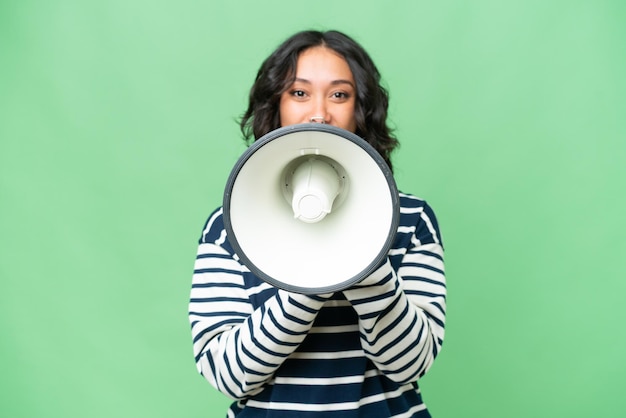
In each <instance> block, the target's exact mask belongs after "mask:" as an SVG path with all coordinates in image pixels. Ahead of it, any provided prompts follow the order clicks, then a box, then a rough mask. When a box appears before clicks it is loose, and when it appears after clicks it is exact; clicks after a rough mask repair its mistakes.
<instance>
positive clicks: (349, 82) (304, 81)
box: [294, 77, 354, 87]
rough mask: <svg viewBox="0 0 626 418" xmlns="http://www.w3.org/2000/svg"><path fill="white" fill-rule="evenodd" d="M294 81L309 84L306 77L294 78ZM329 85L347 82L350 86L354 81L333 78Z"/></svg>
mask: <svg viewBox="0 0 626 418" xmlns="http://www.w3.org/2000/svg"><path fill="white" fill-rule="evenodd" d="M294 83H305V84H311V81H310V80H307V79H306V78H297V77H296V79H295V80H294ZM330 84H331V85H333V86H336V85H338V84H349V85H350V86H352V87H354V83H353V82H352V81H350V80H344V79H339V80H333V81H331V82H330Z"/></svg>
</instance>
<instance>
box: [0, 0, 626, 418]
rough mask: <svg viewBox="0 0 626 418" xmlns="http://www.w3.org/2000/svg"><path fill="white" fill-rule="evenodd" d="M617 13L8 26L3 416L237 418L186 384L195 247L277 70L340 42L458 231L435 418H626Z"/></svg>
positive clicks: (198, 7)
mask: <svg viewBox="0 0 626 418" xmlns="http://www.w3.org/2000/svg"><path fill="white" fill-rule="evenodd" d="M625 5H626V3H624V2H623V1H621V0H615V1H602V0H589V1H576V0H570V1H567V0H555V1H539V0H528V1H521V0H520V1H505V0H502V1H499V0H493V1H489V0H473V1H469V0H468V1H440V2H434V1H424V0H415V1H412V0H404V1H385V2H383V1H364V0H350V1H341V0H318V1H316V2H299V1H278V0H272V1H262V2H256V1H225V0H224V1H215V0H211V1H207V0H205V1H200V0H179V1H176V2H170V1H149V0H110V1H106V2H86V1H78V0H52V1H35V0H4V1H2V2H0V331H1V335H0V366H1V368H0V416H2V417H10V418H31V417H54V418H57V417H59V418H77V417H93V418H100V417H185V418H195V417H198V418H199V417H208V418H213V417H223V416H224V415H225V410H226V407H227V404H228V403H229V400H228V399H227V398H226V397H224V396H223V395H221V394H219V393H218V392H217V391H216V390H215V389H213V388H212V387H211V386H210V385H209V384H208V383H207V382H205V381H204V380H203V379H202V378H201V377H200V376H199V375H198V374H197V372H196V369H195V364H194V362H193V358H192V352H191V340H190V338H191V337H190V332H189V325H188V320H187V316H186V314H187V298H188V295H189V289H190V284H191V273H192V268H193V260H194V256H195V251H196V242H197V239H198V237H199V234H200V231H201V228H202V225H203V222H204V221H205V218H206V217H207V215H208V214H209V213H210V212H211V211H212V210H213V209H214V208H215V207H216V206H218V205H220V204H221V198H222V193H223V188H224V185H225V181H226V178H227V176H228V174H229V172H230V169H231V168H232V166H233V164H234V162H235V161H236V159H237V158H238V156H239V155H240V154H241V153H242V152H243V151H244V149H245V146H244V144H243V141H242V140H241V136H240V134H239V132H238V129H237V124H236V119H237V117H238V116H239V115H240V114H241V113H242V111H243V109H244V106H245V104H246V98H247V92H248V90H249V88H250V86H251V84H252V81H253V79H254V76H255V74H256V70H257V69H258V67H259V65H260V64H261V61H262V60H263V58H265V57H266V56H267V55H268V54H269V53H270V52H271V51H272V50H273V49H274V48H275V47H276V46H277V45H278V43H279V42H281V41H282V40H283V39H284V38H286V37H287V36H288V35H290V34H292V33H293V32H295V31H297V30H301V29H308V28H314V29H330V28H336V29H340V30H342V31H345V32H346V33H348V34H350V35H352V36H353V37H354V38H355V39H357V40H358V41H359V42H360V43H362V45H363V46H364V47H365V48H366V49H367V50H368V51H369V52H370V53H371V55H372V57H373V58H374V60H375V61H376V63H377V64H378V67H379V69H380V71H381V73H382V74H383V78H384V83H385V85H386V86H387V87H388V88H389V90H390V92H391V115H390V116H391V123H392V124H393V126H394V127H395V128H396V134H397V136H398V137H399V139H400V140H401V143H402V146H401V149H400V151H399V152H397V153H396V154H395V155H394V163H395V166H396V171H397V173H396V174H397V182H398V185H399V187H400V189H401V190H403V191H407V192H411V193H414V194H417V195H419V196H421V197H423V198H425V199H426V200H428V201H429V202H430V204H431V205H432V206H433V207H434V209H435V211H436V213H437V215H438V217H439V221H440V224H441V228H442V231H443V236H444V243H445V246H446V261H447V276H448V286H449V299H448V307H449V314H448V325H447V335H446V341H445V343H444V348H443V351H442V353H441V356H440V357H439V358H438V360H437V362H436V363H435V365H434V367H433V368H432V369H431V371H430V372H429V374H428V375H427V376H426V377H425V378H424V379H423V381H422V382H421V386H422V390H423V393H424V397H425V400H426V402H427V404H428V406H429V407H430V409H431V411H432V413H433V415H434V417H435V418H452V417H455V418H456V417H494V418H518V417H519V418H521V417H580V418H583V417H585V418H587V417H623V416H624V414H626V412H625V410H626V396H624V394H623V391H624V389H626V383H625V376H626V361H625V360H624V354H625V353H626V332H625V328H626V327H625V326H624V324H623V322H624V319H626V314H625V310H624V304H623V299H624V296H623V295H624V293H625V292H626V280H625V279H626V274H625V273H626V269H625V267H624V263H625V261H624V260H625V258H626V245H625V237H624V234H625V233H626V221H625V213H624V212H625V209H626V198H625V193H624V183H625V181H624V179H625V178H626V168H625V167H626V129H625V127H624V124H625V122H624V119H626V118H625V117H626V106H625V102H626V101H625V97H626V82H625V78H626V77H625V76H626V48H625V45H626V25H625V22H626V6H625ZM373 418H377V417H373Z"/></svg>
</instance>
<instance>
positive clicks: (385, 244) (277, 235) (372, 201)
mask: <svg viewBox="0 0 626 418" xmlns="http://www.w3.org/2000/svg"><path fill="white" fill-rule="evenodd" d="M399 207H400V205H399V196H398V190H397V188H396V185H395V181H394V179H393V174H392V173H391V170H390V169H389V167H388V166H387V164H386V163H385V161H384V159H383V158H382V157H381V156H380V154H379V153H378V152H377V151H376V150H375V149H374V148H373V147H372V146H371V145H369V144H368V143H367V142H366V141H365V140H363V139H362V138H360V137H358V136H357V135H355V134H353V133H351V132H349V131H346V130H344V129H341V128H337V127H334V126H330V125H324V124H319V123H306V124H300V125H291V126H286V127H282V128H279V129H276V130H274V131H272V132H269V133H268V134H266V135H264V136H263V137H261V138H259V139H258V140H257V141H256V142H254V143H253V144H252V145H251V146H250V147H249V148H248V149H247V150H246V152H244V154H243V155H242V156H241V157H240V158H239V160H238V161H237V163H236V164H235V166H234V168H233V170H232V171H231V173H230V176H229V178H228V181H227V184H226V190H225V192H224V202H223V208H224V212H223V213H224V215H223V216H224V226H225V229H226V234H227V237H228V240H229V242H230V243H231V245H232V247H233V249H234V250H235V252H236V253H237V255H238V256H239V258H240V260H241V261H242V262H243V263H244V264H245V265H246V266H247V267H248V268H249V269H250V271H251V272H252V273H254V274H255V275H256V276H257V277H259V278H261V279H263V280H264V281H266V282H268V283H270V284H271V285H273V286H276V287H278V288H281V289H285V290H289V291H292V292H297V293H304V294H320V293H329V292H336V291H340V290H343V289H345V288H348V287H350V286H351V285H353V284H355V283H357V282H359V281H360V280H362V279H363V278H365V277H366V276H368V275H369V274H371V273H372V272H373V271H374V270H375V269H376V268H377V267H378V266H379V265H380V263H381V262H382V261H383V260H384V259H385V257H386V256H387V253H388V251H389V249H390V248H391V245H392V244H393V239H394V237H395V234H396V231H397V228H398V223H399V216H400V209H399Z"/></svg>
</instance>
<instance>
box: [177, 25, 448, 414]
mask: <svg viewBox="0 0 626 418" xmlns="http://www.w3.org/2000/svg"><path fill="white" fill-rule="evenodd" d="M387 106H388V96H387V92H386V91H385V89H384V88H382V87H381V85H380V75H379V73H378V70H377V69H376V67H375V65H374V63H373V62H372V60H371V59H370V57H369V56H368V54H367V53H366V52H365V51H364V50H363V48H362V47H361V46H360V45H358V44H357V43H356V42H355V41H354V40H352V39H351V38H349V37H348V36H346V35H344V34H342V33H340V32H336V31H329V32H317V31H305V32H300V33H297V34H295V35H293V36H292V37H290V38H289V39H287V40H286V41H285V42H284V43H283V44H282V45H280V46H279V47H278V48H277V49H276V50H275V51H274V52H273V53H272V54H271V55H270V56H269V57H268V58H267V59H266V60H265V62H264V63H263V64H262V66H261V68H260V69H259V72H258V74H257V77H256V81H255V83H254V85H253V87H252V89H251V92H250V98H249V107H248V109H247V111H246V112H245V114H244V115H243V117H242V120H241V129H242V132H243V134H244V136H245V137H246V138H247V139H252V138H254V139H258V138H260V137H261V136H263V135H264V134H266V133H268V132H270V131H272V130H274V129H277V128H279V127H281V126H287V125H292V124H299V123H308V122H317V123H327V124H331V125H334V126H337V127H340V128H343V129H346V130H349V131H351V132H354V133H356V134H357V135H359V136H361V137H362V138H364V139H365V140H366V141H368V142H369V143H370V144H371V145H372V146H374V148H375V149H376V150H377V151H378V152H379V153H380V154H381V156H382V157H383V158H384V160H385V161H386V162H387V164H388V165H389V167H390V168H391V167H392V165H391V160H390V154H391V152H392V151H393V149H394V148H395V147H396V146H397V141H396V139H395V138H394V137H393V136H392V135H391V133H390V130H389V128H388V127H387V120H386V119H387ZM400 205H401V212H400V226H399V228H398V232H397V234H396V238H395V241H394V244H393V247H392V249H391V250H390V251H389V255H388V257H387V259H386V261H385V262H384V263H382V265H381V266H380V267H379V268H378V269H377V270H376V271H375V272H374V273H373V274H371V275H370V276H368V277H367V278H365V279H364V280H362V281H361V282H359V283H357V284H356V285H354V286H352V287H350V288H348V289H345V290H343V291H341V292H336V293H334V294H323V295H303V294H298V293H290V292H288V291H285V290H282V289H276V288H273V287H272V286H270V285H268V284H267V283H265V282H263V281H261V280H260V279H258V278H257V277H255V276H254V275H253V274H252V273H250V272H249V270H248V269H247V268H245V267H244V266H243V265H242V264H241V263H240V262H239V261H238V259H237V257H236V255H235V253H234V251H233V248H232V247H231V246H230V244H229V242H228V239H227V237H226V232H225V230H224V224H223V220H222V210H221V208H218V209H217V210H216V211H215V212H214V213H213V214H212V215H211V216H210V217H209V219H208V221H207V223H206V225H205V227H204V230H203V232H202V236H201V238H200V244H199V248H198V256H197V258H196V264H195V270H194V277H193V286H192V291H191V301H190V305H189V318H190V322H191V327H192V335H193V347H194V354H195V360H196V364H197V367H198V371H199V372H200V373H201V374H202V375H203V376H204V377H205V378H206V379H207V380H208V381H209V382H210V383H211V384H212V385H213V386H215V387H216V388H217V389H218V390H220V391H221V392H222V393H224V394H225V395H227V396H229V397H231V398H233V399H234V400H235V402H234V403H233V404H232V405H231V408H230V411H229V415H228V416H234V417H342V418H347V417H368V418H371V417H374V418H381V417H429V416H430V414H429V412H428V410H427V409H426V406H425V404H424V402H423V401H422V398H421V394H420V391H419V387H418V385H417V379H418V378H419V377H421V376H422V375H423V374H424V373H426V371H427V370H428V369H429V368H430V366H431V365H432V363H433V361H434V359H435V357H436V356H437V354H438V353H439V351H440V349H441V345H442V342H443V336H444V323H445V302H446V288H445V278H444V267H443V246H442V242H441V237H440V234H439V229H438V225H437V221H436V219H435V215H434V213H433V211H432V210H431V208H430V207H429V206H428V205H427V204H426V203H425V202H424V201H422V200H420V199H418V198H416V197H414V196H411V195H408V194H404V193H400Z"/></svg>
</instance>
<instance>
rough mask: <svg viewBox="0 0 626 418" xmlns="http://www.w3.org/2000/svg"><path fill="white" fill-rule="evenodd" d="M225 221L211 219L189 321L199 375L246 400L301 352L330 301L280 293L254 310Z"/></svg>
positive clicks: (196, 270) (199, 258)
mask: <svg viewBox="0 0 626 418" xmlns="http://www.w3.org/2000/svg"><path fill="white" fill-rule="evenodd" d="M211 219H213V221H212V220H211ZM220 219H221V217H212V218H210V220H209V223H208V224H207V228H205V232H206V233H205V234H203V238H202V240H201V243H200V245H199V247H198V255H197V258H196V263H195V268H194V275H193V284H192V289H191V299H190V303H189V320H190V322H191V331H192V336H193V352H194V356H195V361H196V365H197V367H198V371H199V372H200V373H201V374H202V375H203V376H204V377H205V378H206V379H207V380H208V381H209V382H210V383H211V384H212V385H213V386H214V387H216V388H217V389H218V390H220V391H221V392H222V393H224V394H226V395H227V396H229V397H231V398H233V399H242V398H245V397H248V396H251V395H253V394H255V393H257V392H258V391H260V390H261V388H262V386H263V385H264V384H265V383H266V382H267V381H268V380H269V379H270V378H271V377H272V375H273V373H274V372H275V371H276V369H277V368H278V367H279V366H280V365H281V364H282V363H283V361H284V360H285V359H286V358H287V356H289V354H291V353H292V352H293V351H295V350H296V348H297V347H298V346H299V344H300V343H301V342H302V340H304V338H305V337H306V335H307V332H308V331H309V329H310V328H311V326H312V324H313V321H314V319H315V317H316V315H317V313H318V311H319V310H320V309H321V307H322V305H323V304H324V302H325V300H326V299H325V298H323V297H317V296H305V295H300V294H294V293H289V292H286V291H283V290H278V291H277V292H275V293H274V295H273V296H271V297H270V298H269V299H267V300H266V301H265V303H264V304H263V305H261V306H260V307H259V308H258V309H253V307H252V304H251V302H250V299H249V292H254V290H253V289H247V288H246V285H245V283H244V279H243V272H244V271H245V267H243V266H242V265H241V264H240V263H239V262H238V261H237V260H235V259H234V258H233V256H231V254H230V253H229V252H228V251H226V250H225V249H224V248H223V247H222V246H221V245H219V242H220V239H222V238H223V236H224V235H223V233H222V232H220V231H219V230H220V229H221V228H220V225H219V224H220V223H221V220H220ZM212 222H215V223H216V224H217V225H215V224H214V225H212V224H211V223H212ZM212 230H213V232H216V233H217V234H216V233H213V232H212ZM222 231H223V230H222ZM220 237H222V238H220ZM211 241H213V242H211ZM216 242H218V243H216Z"/></svg>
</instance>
